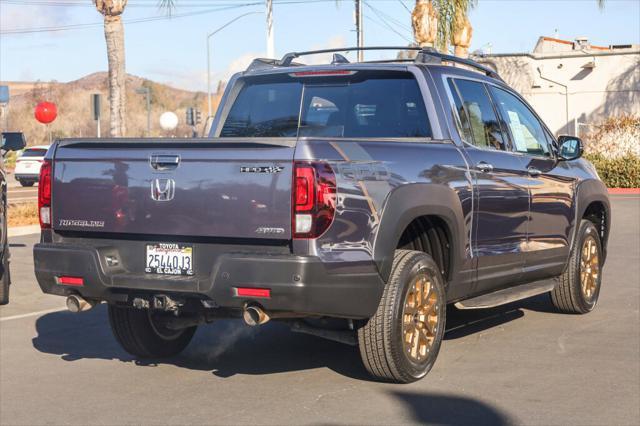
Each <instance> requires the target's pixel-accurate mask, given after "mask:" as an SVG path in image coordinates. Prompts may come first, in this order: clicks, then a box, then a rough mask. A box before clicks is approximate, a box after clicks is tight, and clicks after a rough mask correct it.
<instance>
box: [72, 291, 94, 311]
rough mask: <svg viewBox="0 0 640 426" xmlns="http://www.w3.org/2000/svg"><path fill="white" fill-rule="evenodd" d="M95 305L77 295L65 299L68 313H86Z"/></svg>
mask: <svg viewBox="0 0 640 426" xmlns="http://www.w3.org/2000/svg"><path fill="white" fill-rule="evenodd" d="M95 305H96V302H93V301H91V302H90V301H88V300H85V299H84V298H83V297H81V296H78V295H77V294H72V295H71V296H69V297H67V309H68V310H69V312H73V313H74V314H77V313H78V312H83V311H88V310H89V309H91V308H93V307H94V306H95Z"/></svg>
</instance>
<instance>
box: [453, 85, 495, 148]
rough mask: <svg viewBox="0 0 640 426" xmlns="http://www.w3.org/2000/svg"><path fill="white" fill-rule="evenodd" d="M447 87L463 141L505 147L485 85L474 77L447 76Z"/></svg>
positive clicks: (486, 146)
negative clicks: (473, 78) (463, 78)
mask: <svg viewBox="0 0 640 426" xmlns="http://www.w3.org/2000/svg"><path fill="white" fill-rule="evenodd" d="M449 87H450V89H451V93H452V95H453V99H454V103H455V106H456V111H457V113H458V117H459V118H460V123H461V125H462V132H463V135H462V137H463V138H464V139H465V141H466V142H468V143H471V144H473V145H475V146H477V147H479V148H484V149H496V150H504V149H505V143H504V137H503V134H502V130H501V129H500V123H499V122H498V117H497V116H496V112H495V111H494V109H493V105H492V104H491V99H490V98H489V94H488V93H487V89H486V88H485V85H484V84H483V83H480V82H477V81H471V80H462V79H455V80H453V79H449Z"/></svg>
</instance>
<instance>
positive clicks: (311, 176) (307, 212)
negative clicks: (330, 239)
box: [292, 162, 336, 238]
mask: <svg viewBox="0 0 640 426" xmlns="http://www.w3.org/2000/svg"><path fill="white" fill-rule="evenodd" d="M293 183H294V185H293V218H292V227H293V229H292V232H293V236H294V238H317V237H319V236H320V235H322V234H323V233H324V232H325V231H326V230H327V229H328V228H329V226H330V225H331V222H333V217H334V215H335V210H336V176H335V174H334V172H333V169H332V168H331V166H329V164H327V163H318V162H314V163H307V162H296V163H295V167H294V182H293Z"/></svg>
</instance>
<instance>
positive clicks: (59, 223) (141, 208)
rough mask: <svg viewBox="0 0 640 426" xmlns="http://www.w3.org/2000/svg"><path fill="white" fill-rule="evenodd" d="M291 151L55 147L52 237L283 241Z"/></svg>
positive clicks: (131, 144) (177, 142)
mask: <svg viewBox="0 0 640 426" xmlns="http://www.w3.org/2000/svg"><path fill="white" fill-rule="evenodd" d="M294 150H295V141H278V142H277V143H271V142H262V141H256V142H243V141H233V142H231V141H228V140H226V141H225V140H224V139H220V140H216V139H204V140H198V141H196V140H194V139H171V140H167V139H164V140H153V139H140V140H127V139H122V140H118V139H112V140H108V139H100V140H69V141H62V142H61V143H60V145H59V147H58V149H57V151H56V152H55V154H54V161H53V188H52V217H53V228H54V230H56V231H86V232H108V233H128V234H144V235H175V236H200V237H232V238H268V239H289V238H290V237H291V184H292V161H293V156H294Z"/></svg>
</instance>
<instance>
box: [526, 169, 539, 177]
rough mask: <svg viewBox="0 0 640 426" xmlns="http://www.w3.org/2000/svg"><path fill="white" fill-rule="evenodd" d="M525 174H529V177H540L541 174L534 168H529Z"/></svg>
mask: <svg viewBox="0 0 640 426" xmlns="http://www.w3.org/2000/svg"><path fill="white" fill-rule="evenodd" d="M527 173H529V176H540V175H541V174H542V172H541V171H540V170H539V169H536V168H535V167H529V168H528V169H527Z"/></svg>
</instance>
